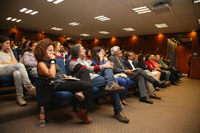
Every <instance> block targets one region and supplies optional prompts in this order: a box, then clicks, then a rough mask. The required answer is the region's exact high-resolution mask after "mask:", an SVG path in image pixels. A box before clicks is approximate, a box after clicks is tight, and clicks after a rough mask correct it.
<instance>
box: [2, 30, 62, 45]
mask: <svg viewBox="0 0 200 133" xmlns="http://www.w3.org/2000/svg"><path fill="white" fill-rule="evenodd" d="M13 32H15V33H16V35H15V41H20V39H21V38H22V35H25V36H26V39H29V40H36V39H44V38H50V39H51V40H52V41H60V42H61V43H64V41H65V38H64V37H60V36H56V35H50V34H43V33H36V32H34V31H27V30H19V29H15V28H11V29H9V30H1V31H0V33H1V34H7V35H11V34H12V33H13Z"/></svg>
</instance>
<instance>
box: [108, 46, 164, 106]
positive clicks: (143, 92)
mask: <svg viewBox="0 0 200 133" xmlns="http://www.w3.org/2000/svg"><path fill="white" fill-rule="evenodd" d="M111 54H112V56H110V57H109V60H110V61H111V62H113V63H114V69H113V72H114V73H115V74H117V73H125V74H126V75H127V76H128V78H129V79H130V80H135V81H137V82H138V85H139V90H140V100H139V101H140V102H146V103H149V104H153V102H152V101H150V100H148V99H146V96H147V89H146V85H145V80H147V81H149V82H150V83H154V84H155V85H161V84H163V83H161V82H157V81H155V80H154V79H153V78H152V77H150V76H148V75H147V74H146V73H145V72H144V71H143V70H142V69H141V68H138V69H135V70H131V69H128V68H127V67H126V66H125V65H124V64H123V61H122V59H121V58H120V55H121V50H120V48H119V46H114V47H112V48H111Z"/></svg>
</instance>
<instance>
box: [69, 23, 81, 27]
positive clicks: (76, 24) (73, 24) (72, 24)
mask: <svg viewBox="0 0 200 133" xmlns="http://www.w3.org/2000/svg"><path fill="white" fill-rule="evenodd" d="M69 25H71V26H78V25H79V26H81V24H80V23H77V22H72V23H69Z"/></svg>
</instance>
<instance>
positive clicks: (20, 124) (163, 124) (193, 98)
mask: <svg viewBox="0 0 200 133" xmlns="http://www.w3.org/2000/svg"><path fill="white" fill-rule="evenodd" d="M181 80H182V81H181V83H180V84H179V86H170V87H168V88H165V89H161V91H160V92H157V95H158V96H161V97H162V100H154V99H151V100H152V101H153V102H154V103H153V105H150V104H146V103H141V102H139V100H138V99H139V98H138V97H135V96H133V93H132V92H131V91H130V92H129V93H128V96H127V98H126V101H127V102H128V103H130V106H126V107H124V113H125V115H126V116H127V117H128V118H129V119H130V122H129V123H128V124H124V123H120V122H118V121H117V120H116V119H115V118H114V117H113V111H112V110H113V108H112V105H111V100H110V98H109V97H104V98H102V99H101V102H100V103H101V104H102V106H95V105H94V108H93V110H92V111H90V116H91V118H92V119H93V121H94V122H93V123H92V124H83V123H82V122H80V120H79V119H77V118H76V117H75V114H74V113H73V112H72V111H71V109H72V107H71V106H67V107H65V108H60V109H57V110H54V111H51V112H49V113H48V114H47V115H48V118H49V120H50V123H48V124H47V125H46V126H45V127H43V128H40V127H39V126H38V122H39V121H38V114H36V115H32V116H28V117H25V118H21V119H16V120H13V121H8V122H5V123H2V124H0V132H1V133H13V132H14V133H28V132H48V133H49V132H52V133H58V132H59V133H60V132H63V133H66V132H67V133H73V132H76V133H78V132H80V133H89V132H92V133H100V132H104V133H122V132H123V133H200V80H195V79H189V78H182V79H181Z"/></svg>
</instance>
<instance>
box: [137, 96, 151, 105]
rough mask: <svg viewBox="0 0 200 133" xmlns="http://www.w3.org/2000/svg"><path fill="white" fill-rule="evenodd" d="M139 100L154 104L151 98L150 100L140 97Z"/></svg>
mask: <svg viewBox="0 0 200 133" xmlns="http://www.w3.org/2000/svg"><path fill="white" fill-rule="evenodd" d="M139 101H140V102H145V103H149V104H153V102H152V101H150V100H148V99H146V97H140V100H139Z"/></svg>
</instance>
